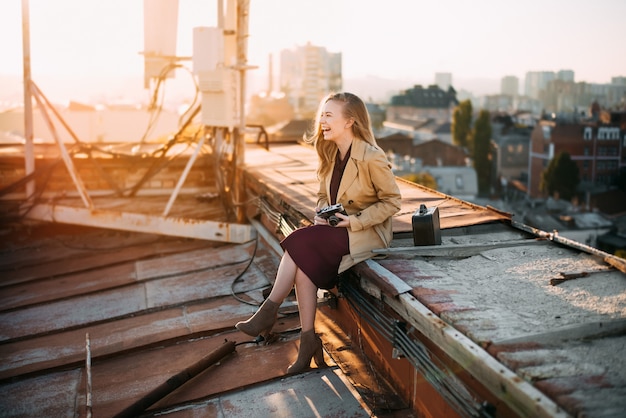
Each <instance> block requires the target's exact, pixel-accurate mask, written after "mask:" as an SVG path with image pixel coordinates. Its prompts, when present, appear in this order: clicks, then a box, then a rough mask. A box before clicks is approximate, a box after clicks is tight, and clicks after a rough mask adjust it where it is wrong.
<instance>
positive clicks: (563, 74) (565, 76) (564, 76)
mask: <svg viewBox="0 0 626 418" xmlns="http://www.w3.org/2000/svg"><path fill="white" fill-rule="evenodd" d="M556 79H557V80H561V81H571V82H572V83H573V82H574V71H572V70H559V71H558V72H557V73H556Z"/></svg>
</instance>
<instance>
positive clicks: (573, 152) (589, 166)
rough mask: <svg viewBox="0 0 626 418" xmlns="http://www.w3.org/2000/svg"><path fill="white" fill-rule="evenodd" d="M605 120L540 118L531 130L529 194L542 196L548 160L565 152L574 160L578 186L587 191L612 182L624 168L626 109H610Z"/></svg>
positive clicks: (606, 186)
mask: <svg viewBox="0 0 626 418" xmlns="http://www.w3.org/2000/svg"><path fill="white" fill-rule="evenodd" d="M610 115H611V116H610V118H609V119H608V120H604V121H603V120H593V119H589V120H587V121H580V122H578V121H575V120H574V121H572V120H565V121H563V120H560V119H551V120H545V119H544V120H541V121H540V122H539V123H538V124H537V126H535V128H534V129H533V131H532V134H531V145H530V155H529V158H530V163H529V181H528V184H529V188H528V189H529V195H530V197H531V198H536V197H540V196H542V193H541V191H540V190H539V185H540V181H541V180H540V179H541V174H542V172H543V171H544V170H545V169H546V167H547V166H548V164H549V163H550V160H551V159H552V158H553V157H555V156H556V155H558V154H559V153H561V152H566V153H568V154H569V155H570V157H571V159H572V160H573V161H574V162H576V164H578V168H579V172H580V179H581V188H582V189H583V190H586V191H588V192H590V193H593V192H596V191H604V190H607V189H609V188H610V187H611V186H613V185H615V183H616V181H617V178H618V176H619V172H620V170H621V169H625V168H626V151H625V147H626V112H625V111H622V112H611V114H610Z"/></svg>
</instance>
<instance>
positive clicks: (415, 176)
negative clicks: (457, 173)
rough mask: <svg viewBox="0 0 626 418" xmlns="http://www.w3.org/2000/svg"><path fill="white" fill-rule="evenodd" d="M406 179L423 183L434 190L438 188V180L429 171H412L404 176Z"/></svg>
mask: <svg viewBox="0 0 626 418" xmlns="http://www.w3.org/2000/svg"><path fill="white" fill-rule="evenodd" d="M402 178H404V179H405V180H408V181H412V182H413V183H417V184H421V185H422V186H426V187H429V188H431V189H433V190H437V180H435V178H434V177H433V176H432V175H431V174H430V173H427V172H425V171H424V172H421V173H411V174H407V175H405V176H402Z"/></svg>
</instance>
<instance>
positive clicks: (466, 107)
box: [451, 99, 473, 150]
mask: <svg viewBox="0 0 626 418" xmlns="http://www.w3.org/2000/svg"><path fill="white" fill-rule="evenodd" d="M472 111H473V110H472V102H471V101H470V100H469V99H468V100H464V101H462V102H461V103H459V105H458V106H457V107H456V108H454V113H453V114H452V126H451V129H452V141H454V144H455V145H458V146H460V147H464V148H467V149H470V150H471V144H470V136H471V130H472Z"/></svg>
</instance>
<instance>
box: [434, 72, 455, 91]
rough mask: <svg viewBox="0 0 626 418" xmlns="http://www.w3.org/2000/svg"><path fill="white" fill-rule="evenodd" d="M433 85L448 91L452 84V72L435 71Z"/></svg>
mask: <svg viewBox="0 0 626 418" xmlns="http://www.w3.org/2000/svg"><path fill="white" fill-rule="evenodd" d="M435 85H436V86H439V88H440V89H441V90H443V91H448V88H449V87H450V86H451V85H452V73H435Z"/></svg>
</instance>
